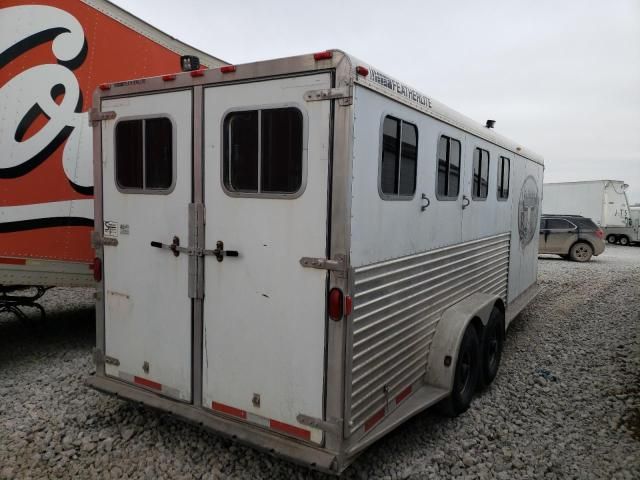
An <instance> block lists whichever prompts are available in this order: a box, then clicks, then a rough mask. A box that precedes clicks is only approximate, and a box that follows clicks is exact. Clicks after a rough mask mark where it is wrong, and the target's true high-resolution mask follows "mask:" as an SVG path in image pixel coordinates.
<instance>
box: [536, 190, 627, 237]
mask: <svg viewBox="0 0 640 480" xmlns="http://www.w3.org/2000/svg"><path fill="white" fill-rule="evenodd" d="M628 187H629V185H627V184H626V183H624V182H623V181H621V180H588V181H582V182H559V183H545V184H544V187H543V189H544V194H543V199H542V213H544V214H551V215H553V214H558V215H582V216H583V217H589V218H591V219H592V220H593V221H594V222H595V223H596V224H597V225H598V226H600V227H601V228H602V229H603V230H604V231H605V235H606V238H607V241H609V242H610V243H615V242H617V241H619V242H620V243H621V244H623V245H628V244H629V243H630V241H632V239H633V238H635V237H634V236H637V229H636V231H635V232H634V229H633V227H632V225H631V213H630V209H629V202H628V200H627V193H626V190H627V188H628Z"/></svg>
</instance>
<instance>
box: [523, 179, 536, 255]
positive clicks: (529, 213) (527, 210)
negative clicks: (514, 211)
mask: <svg viewBox="0 0 640 480" xmlns="http://www.w3.org/2000/svg"><path fill="white" fill-rule="evenodd" d="M539 209H540V197H539V195H538V185H537V184H536V180H535V179H534V178H533V177H532V176H531V175H529V176H528V177H527V178H525V180H524V183H523V184H522V190H521V191H520V201H519V202H518V233H519V234H520V245H522V247H523V248H524V247H526V246H527V245H529V243H531V240H533V236H534V235H535V233H536V231H537V230H538V210H539Z"/></svg>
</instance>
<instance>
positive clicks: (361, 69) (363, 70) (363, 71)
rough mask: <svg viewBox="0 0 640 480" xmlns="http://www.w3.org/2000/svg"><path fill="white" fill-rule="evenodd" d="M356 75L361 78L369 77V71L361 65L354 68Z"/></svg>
mask: <svg viewBox="0 0 640 480" xmlns="http://www.w3.org/2000/svg"><path fill="white" fill-rule="evenodd" d="M356 73H357V74H358V75H362V76H363V77H366V76H367V75H369V69H368V68H367V67H363V66H361V65H358V66H357V67H356Z"/></svg>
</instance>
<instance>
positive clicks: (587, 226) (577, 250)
mask: <svg viewBox="0 0 640 480" xmlns="http://www.w3.org/2000/svg"><path fill="white" fill-rule="evenodd" d="M604 247H605V242H604V230H602V229H601V228H600V227H598V226H597V225H596V224H595V222H594V221H593V220H591V219H590V218H587V217H583V216H580V215H542V218H541V219H540V242H539V250H538V253H553V254H557V255H560V256H561V257H562V258H567V259H571V260H574V261H576V262H588V261H589V260H590V259H591V257H592V256H593V255H596V256H597V255H600V254H601V253H602V252H604Z"/></svg>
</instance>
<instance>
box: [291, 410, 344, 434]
mask: <svg viewBox="0 0 640 480" xmlns="http://www.w3.org/2000/svg"><path fill="white" fill-rule="evenodd" d="M296 420H298V422H300V423H301V424H302V425H306V426H308V427H312V428H317V429H318V430H322V431H323V432H327V433H333V434H337V435H339V434H341V433H342V420H340V419H337V418H336V419H331V420H322V419H320V418H315V417H310V416H309V415H305V414H303V413H299V414H298V416H297V417H296Z"/></svg>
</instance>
